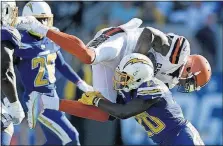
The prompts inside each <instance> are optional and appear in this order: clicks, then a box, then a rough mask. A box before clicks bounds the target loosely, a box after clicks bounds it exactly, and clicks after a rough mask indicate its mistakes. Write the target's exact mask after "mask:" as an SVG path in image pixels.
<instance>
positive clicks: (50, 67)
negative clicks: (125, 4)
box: [32, 53, 57, 87]
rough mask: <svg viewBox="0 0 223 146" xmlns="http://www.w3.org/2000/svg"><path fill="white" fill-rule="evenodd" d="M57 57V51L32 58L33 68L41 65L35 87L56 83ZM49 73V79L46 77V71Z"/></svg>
mask: <svg viewBox="0 0 223 146" xmlns="http://www.w3.org/2000/svg"><path fill="white" fill-rule="evenodd" d="M56 58H57V54H56V53H52V54H48V55H47V56H40V57H36V58H33V59H32V69H36V68H38V67H39V71H38V74H37V75H36V79H35V81H34V86H35V87H40V86H44V85H48V84H49V82H50V83H54V82H55V81H56V77H55V60H56ZM46 72H47V73H48V79H44V75H45V73H46Z"/></svg>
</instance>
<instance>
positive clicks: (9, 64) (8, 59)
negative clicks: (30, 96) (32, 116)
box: [1, 41, 25, 125]
mask: <svg viewBox="0 0 223 146" xmlns="http://www.w3.org/2000/svg"><path fill="white" fill-rule="evenodd" d="M13 52H14V45H13V44H12V43H11V42H10V41H1V87H2V92H3V93H4V94H5V96H6V97H7V98H8V101H9V102H10V106H9V108H8V110H9V112H10V114H11V116H12V121H13V123H14V124H16V125H17V124H20V123H21V122H22V120H23V118H24V117H25V114H24V111H23V108H22V106H21V103H20V102H19V99H18V93H17V89H16V76H15V72H14V66H13Z"/></svg>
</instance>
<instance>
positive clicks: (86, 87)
mask: <svg viewBox="0 0 223 146" xmlns="http://www.w3.org/2000/svg"><path fill="white" fill-rule="evenodd" d="M77 86H78V88H79V89H80V90H82V91H83V92H88V91H94V88H93V87H92V86H90V85H88V84H87V83H86V82H85V81H83V80H81V81H79V82H78V83H77Z"/></svg>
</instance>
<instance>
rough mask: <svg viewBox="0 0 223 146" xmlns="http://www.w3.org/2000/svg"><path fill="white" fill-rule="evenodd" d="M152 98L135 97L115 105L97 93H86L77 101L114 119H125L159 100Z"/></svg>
mask: <svg viewBox="0 0 223 146" xmlns="http://www.w3.org/2000/svg"><path fill="white" fill-rule="evenodd" d="M157 96H158V95H157ZM154 97H155V96H154V95H153V96H149V98H144V97H143V98H142V97H141V96H137V98H134V99H133V100H131V101H130V102H128V103H127V104H117V103H111V102H109V101H108V100H106V98H104V97H103V95H101V94H100V93H99V92H87V93H84V94H83V95H82V97H81V99H79V100H78V101H79V102H82V103H84V104H87V105H95V106H97V107H98V108H100V109H101V110H103V111H105V112H107V113H109V114H110V115H112V116H114V117H116V118H119V119H127V118H129V117H132V116H135V115H137V114H139V113H141V112H143V111H145V110H147V109H148V108H149V107H151V106H152V105H153V104H155V103H157V102H158V101H159V100H160V98H154ZM153 98H154V99H153Z"/></svg>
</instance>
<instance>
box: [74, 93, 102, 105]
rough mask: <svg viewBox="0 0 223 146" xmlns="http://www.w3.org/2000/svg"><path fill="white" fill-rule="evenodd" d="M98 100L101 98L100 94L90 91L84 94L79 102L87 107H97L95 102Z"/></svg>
mask: <svg viewBox="0 0 223 146" xmlns="http://www.w3.org/2000/svg"><path fill="white" fill-rule="evenodd" d="M96 98H100V92H98V91H90V92H86V93H83V94H82V96H81V99H79V100H78V101H79V102H81V103H83V104H86V105H95V102H94V101H95V99H96Z"/></svg>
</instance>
